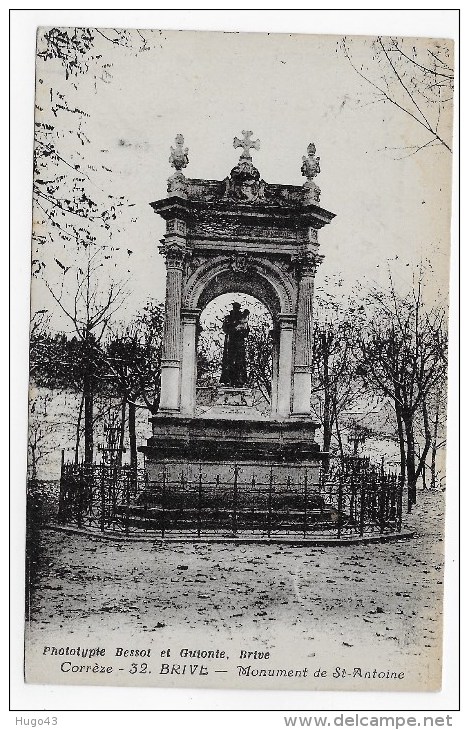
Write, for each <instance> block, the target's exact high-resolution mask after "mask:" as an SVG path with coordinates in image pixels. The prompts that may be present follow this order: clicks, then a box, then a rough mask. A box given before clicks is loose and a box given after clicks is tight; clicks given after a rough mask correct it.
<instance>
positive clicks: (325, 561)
mask: <svg viewBox="0 0 469 730" xmlns="http://www.w3.org/2000/svg"><path fill="white" fill-rule="evenodd" d="M443 524H444V520H443V495H442V494H441V493H439V494H437V493H426V494H425V495H420V504H419V506H418V508H417V509H416V510H415V512H414V514H412V515H411V516H410V518H408V519H406V527H409V528H411V529H414V530H415V531H416V538H415V539H413V540H402V541H398V542H394V543H385V544H377V545H358V546H344V547H337V548H335V547H332V548H331V547H327V548H304V547H303V548H302V547H292V546H286V545H285V546H283V545H282V546H277V545H263V544H257V545H229V546H220V545H209V544H197V545H186V544H185V545H165V546H159V545H158V546H156V545H154V544H153V543H148V542H145V543H128V544H127V543H126V544H116V543H115V542H111V541H101V540H96V539H88V538H87V537H84V536H82V535H66V534H63V533H60V532H54V531H44V532H43V533H42V549H43V559H42V565H41V568H40V573H39V576H38V581H37V587H36V589H35V591H34V594H33V600H32V611H31V619H30V622H29V627H28V635H29V637H30V638H31V640H32V641H35V642H40V641H46V638H47V640H48V641H50V637H51V636H54V635H58V636H59V635H62V636H63V633H64V632H66V634H67V636H68V637H69V639H72V638H73V636H74V635H75V636H79V637H80V639H81V640H82V639H83V637H87V636H89V637H93V636H96V635H99V634H102V633H103V632H106V633H108V634H109V633H111V634H112V633H115V635H116V636H126V637H131V636H135V637H139V638H140V640H141V639H142V636H144V635H148V636H149V637H150V636H151V637H153V638H154V637H157V638H158V641H159V642H160V643H168V644H170V643H171V642H173V641H175V640H180V638H181V637H182V636H188V637H192V644H193V642H194V640H196V641H199V642H200V638H201V637H203V636H207V637H208V636H211V637H214V636H219V637H220V638H221V637H223V638H226V637H231V638H233V637H236V636H238V637H242V640H243V642H246V637H250V639H251V645H252V644H253V643H255V645H256V646H257V647H259V648H264V649H270V650H273V649H275V647H277V646H281V645H283V644H285V642H288V644H289V645H290V646H291V647H294V645H295V642H300V644H301V647H305V646H306V647H310V648H311V653H310V654H308V656H314V654H315V653H316V654H318V647H319V646H321V647H323V649H324V651H326V652H327V655H330V654H331V653H332V654H333V653H334V652H339V653H340V655H343V654H344V652H345V653H347V652H350V655H351V656H352V655H353V656H354V658H355V660H356V657H359V656H360V654H362V655H363V652H365V653H369V654H370V656H371V655H373V656H379V657H383V661H386V662H387V663H388V665H389V664H390V663H392V661H394V659H395V660H396V661H399V663H400V664H402V658H403V657H404V658H406V661H409V662H412V661H413V658H415V660H416V661H417V660H418V662H419V663H422V662H423V664H428V663H433V664H434V663H435V661H437V660H436V659H435V657H438V655H439V653H440V636H441V611H442V597H443V596H442V589H443V540H442V535H441V530H442V527H443ZM147 632H148V633H147ZM318 642H319V643H318ZM300 644H298V645H300ZM319 655H321V652H320V651H319ZM322 658H323V659H324V654H323V655H322Z"/></svg>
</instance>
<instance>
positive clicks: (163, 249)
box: [158, 238, 186, 269]
mask: <svg viewBox="0 0 469 730" xmlns="http://www.w3.org/2000/svg"><path fill="white" fill-rule="evenodd" d="M158 250H159V252H160V253H161V254H162V255H163V256H164V258H165V260H166V268H167V269H182V266H183V264H184V259H185V256H186V243H185V241H184V240H180V239H176V240H174V239H173V238H172V239H171V240H168V239H163V241H162V243H161V246H159V247H158Z"/></svg>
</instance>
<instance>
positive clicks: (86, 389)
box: [83, 361, 93, 465]
mask: <svg viewBox="0 0 469 730" xmlns="http://www.w3.org/2000/svg"><path fill="white" fill-rule="evenodd" d="M83 394H84V400H85V464H88V465H91V464H92V463H93V375H92V372H91V363H90V362H89V361H88V364H87V367H86V371H85V377H84V383H83Z"/></svg>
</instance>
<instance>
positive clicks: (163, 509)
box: [161, 464, 166, 539]
mask: <svg viewBox="0 0 469 730" xmlns="http://www.w3.org/2000/svg"><path fill="white" fill-rule="evenodd" d="M165 519H166V464H163V479H162V482H161V539H163V538H164V532H165Z"/></svg>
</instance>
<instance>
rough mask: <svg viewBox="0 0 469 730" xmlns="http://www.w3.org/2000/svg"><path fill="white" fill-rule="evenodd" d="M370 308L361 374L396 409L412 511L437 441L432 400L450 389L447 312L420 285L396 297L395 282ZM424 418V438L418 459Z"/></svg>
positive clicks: (376, 295) (377, 294) (373, 296)
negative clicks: (441, 390)
mask: <svg viewBox="0 0 469 730" xmlns="http://www.w3.org/2000/svg"><path fill="white" fill-rule="evenodd" d="M369 303H370V305H371V306H372V307H373V316H372V319H371V321H370V322H369V323H368V327H367V329H366V330H365V331H364V333H363V335H362V337H361V339H360V348H361V353H362V361H361V365H360V369H359V372H360V374H361V376H362V378H363V380H364V382H365V384H366V385H368V386H370V387H372V388H373V389H374V390H375V391H376V392H378V393H379V394H380V395H382V396H385V397H387V398H389V399H390V400H391V401H392V403H393V404H394V409H395V415H396V425H397V431H398V438H399V448H400V456H401V475H402V477H405V478H406V479H407V485H408V506H409V511H410V509H411V508H412V505H414V504H415V502H416V485H417V480H418V479H419V477H420V476H421V474H422V470H423V469H424V465H425V460H426V458H427V454H428V451H429V449H430V445H431V439H432V432H431V424H430V417H429V411H428V396H429V394H430V392H432V391H433V390H434V389H435V388H436V387H439V388H444V387H445V378H446V366H447V333H446V324H445V323H446V312H445V311H444V310H443V309H442V308H441V307H438V306H436V305H435V306H431V307H426V306H425V304H424V302H423V297H422V282H421V280H419V281H418V283H417V284H416V286H415V288H414V290H413V291H412V292H411V293H410V294H408V295H407V296H405V297H402V296H399V295H398V294H397V292H396V290H395V288H394V286H393V283H392V281H391V286H390V290H389V292H378V291H374V292H373V293H372V294H371V296H370V299H369ZM419 417H421V418H422V422H423V432H424V438H423V448H422V449H421V451H420V453H419V454H418V453H417V451H418V449H417V443H416V424H417V420H418V418H419Z"/></svg>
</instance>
